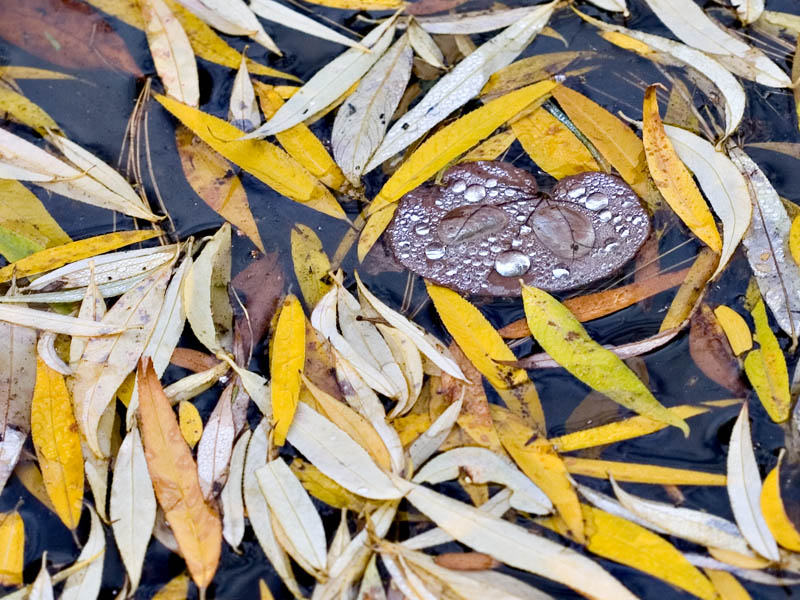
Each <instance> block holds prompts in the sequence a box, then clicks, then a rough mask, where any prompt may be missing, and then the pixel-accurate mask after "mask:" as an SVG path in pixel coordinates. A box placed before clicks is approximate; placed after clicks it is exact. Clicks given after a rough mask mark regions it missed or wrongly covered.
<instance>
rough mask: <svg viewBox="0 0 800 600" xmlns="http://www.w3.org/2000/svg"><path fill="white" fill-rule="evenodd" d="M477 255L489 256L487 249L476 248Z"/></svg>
mask: <svg viewBox="0 0 800 600" xmlns="http://www.w3.org/2000/svg"><path fill="white" fill-rule="evenodd" d="M478 256H489V251H488V250H478Z"/></svg>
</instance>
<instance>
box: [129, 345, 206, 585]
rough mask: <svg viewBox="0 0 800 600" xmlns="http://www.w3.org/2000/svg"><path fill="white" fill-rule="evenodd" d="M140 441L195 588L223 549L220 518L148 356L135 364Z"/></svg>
mask: <svg viewBox="0 0 800 600" xmlns="http://www.w3.org/2000/svg"><path fill="white" fill-rule="evenodd" d="M137 376H138V380H139V414H140V416H141V423H140V427H141V431H142V441H143V442H144V450H145V457H146V458H147V466H148V470H149V472H150V475H151V477H152V479H153V487H154V488H155V491H156V497H157V498H158V503H159V504H160V505H161V508H163V509H164V515H165V517H166V520H167V522H168V523H169V525H170V528H171V529H172V532H173V534H174V535H175V539H176V540H177V542H178V546H179V547H180V550H181V553H182V554H183V557H184V559H186V566H187V567H188V568H189V573H191V575H192V579H193V580H194V582H195V583H196V584H197V585H198V587H201V588H205V587H208V584H209V583H210V582H211V579H212V578H213V577H214V573H215V571H216V570H217V564H218V563H219V557H220V552H221V548H222V523H221V521H220V518H219V515H218V514H217V512H216V510H215V509H214V508H212V507H211V506H209V505H208V504H206V502H205V501H204V499H203V495H202V491H201V489H200V483H199V481H198V478H197V466H196V465H195V462H194V459H193V458H192V454H191V451H190V450H189V447H188V446H187V445H186V442H185V441H184V440H183V437H182V436H181V431H180V428H179V427H178V422H177V420H176V419H175V414H174V413H173V412H172V408H171V407H170V405H169V401H168V400H167V397H166V396H165V395H164V391H163V390H162V389H161V384H160V383H159V381H158V376H157V375H156V373H155V371H154V370H153V366H152V363H151V362H150V360H149V359H148V358H145V359H143V360H142V361H141V362H140V363H139V368H138V373H137Z"/></svg>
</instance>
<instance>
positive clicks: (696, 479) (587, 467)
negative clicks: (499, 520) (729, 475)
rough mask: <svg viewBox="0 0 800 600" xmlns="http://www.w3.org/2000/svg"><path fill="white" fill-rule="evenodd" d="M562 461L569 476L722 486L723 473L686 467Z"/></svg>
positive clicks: (596, 461) (572, 457) (568, 457)
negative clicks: (610, 477)
mask: <svg viewBox="0 0 800 600" xmlns="http://www.w3.org/2000/svg"><path fill="white" fill-rule="evenodd" d="M564 464H565V465H566V466H567V471H569V472H570V473H571V474H573V475H585V476H587V477H597V478H600V479H608V478H609V476H612V477H613V478H614V479H616V480H617V481H629V482H631V483H650V484H655V485H713V486H724V485H726V481H727V479H726V477H725V475H719V474H717V473H708V472H704V471H694V470H690V469H675V468H672V467H661V466H657V465H647V464H637V463H629V462H617V461H608V460H594V459H589V458H577V457H574V456H565V457H564Z"/></svg>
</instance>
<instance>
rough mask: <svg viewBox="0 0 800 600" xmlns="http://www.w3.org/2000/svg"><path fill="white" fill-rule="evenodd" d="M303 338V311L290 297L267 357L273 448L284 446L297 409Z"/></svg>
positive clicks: (303, 346)
mask: <svg viewBox="0 0 800 600" xmlns="http://www.w3.org/2000/svg"><path fill="white" fill-rule="evenodd" d="M305 334H306V321H305V315H304V314H303V307H302V306H301V305H300V301H299V300H298V299H297V298H296V297H295V296H293V295H289V296H288V297H287V298H286V300H284V303H283V307H282V308H281V312H280V313H279V315H278V323H277V325H276V326H275V336H274V338H273V340H274V341H273V345H272V353H271V357H270V373H271V374H272V419H273V426H274V429H273V440H274V443H275V445H276V446H282V445H283V444H284V441H285V440H286V433H287V432H288V431H289V427H291V424H292V419H294V413H295V410H296V408H297V402H298V398H299V394H300V377H301V375H302V373H303V364H304V363H305V349H306V339H305Z"/></svg>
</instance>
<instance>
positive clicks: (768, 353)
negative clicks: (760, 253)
mask: <svg viewBox="0 0 800 600" xmlns="http://www.w3.org/2000/svg"><path fill="white" fill-rule="evenodd" d="M752 315H753V322H754V323H755V326H756V336H755V337H756V339H757V340H758V344H759V346H760V347H759V348H758V349H756V350H752V351H750V352H749V353H748V354H747V357H745V359H744V368H745V372H746V373H747V378H748V379H749V380H750V383H751V384H752V385H753V388H755V390H756V393H757V394H758V399H759V400H760V401H761V404H762V405H763V406H764V409H765V410H766V411H767V414H769V416H770V418H771V419H772V420H773V421H775V422H776V423H783V422H784V421H786V420H788V419H789V416H790V414H791V412H790V411H791V406H792V400H791V393H790V390H789V371H788V368H787V366H786V357H784V355H783V350H782V349H781V347H780V344H779V342H778V338H776V337H775V334H774V333H773V332H772V329H771V328H770V326H769V321H768V320H767V310H766V308H765V307H764V301H763V300H761V298H759V299H758V302H756V305H755V306H754V307H753V311H752Z"/></svg>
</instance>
